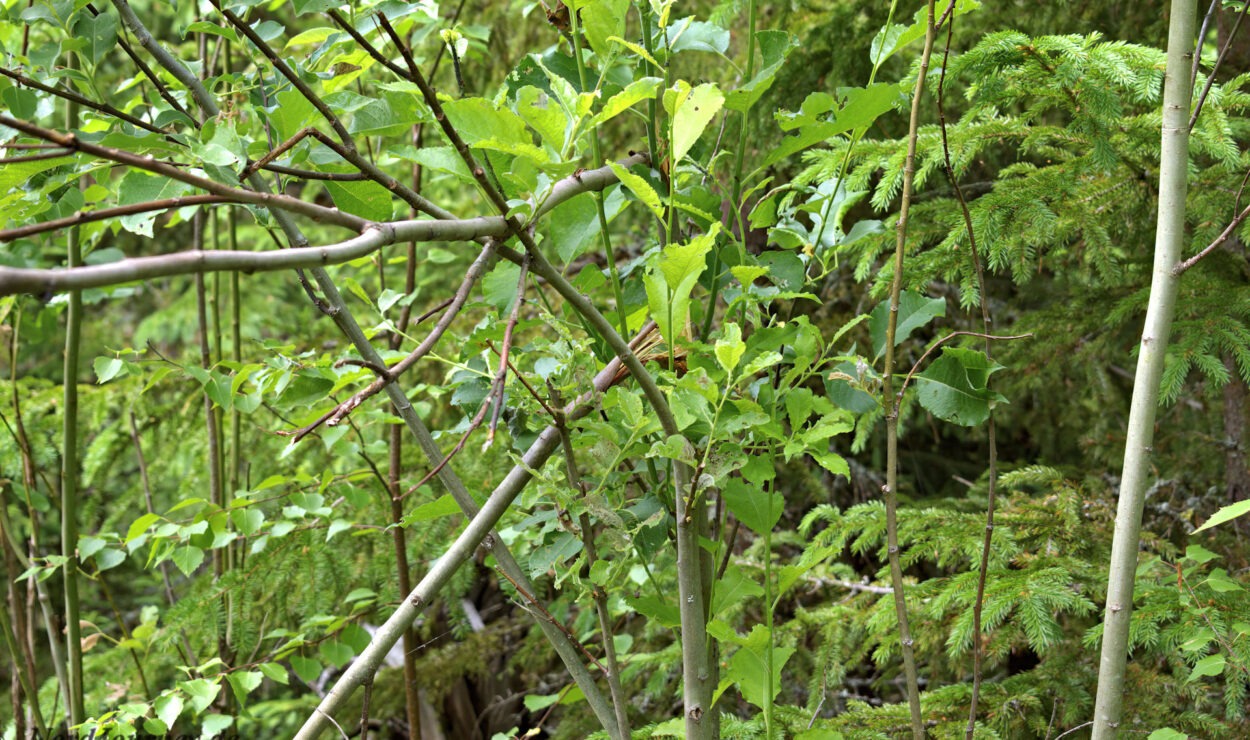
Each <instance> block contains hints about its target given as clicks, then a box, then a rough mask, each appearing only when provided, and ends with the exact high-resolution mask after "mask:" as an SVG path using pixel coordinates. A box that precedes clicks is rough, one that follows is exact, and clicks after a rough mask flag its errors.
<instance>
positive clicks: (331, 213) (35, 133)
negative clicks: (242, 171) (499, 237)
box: [0, 115, 369, 232]
mask: <svg viewBox="0 0 1250 740" xmlns="http://www.w3.org/2000/svg"><path fill="white" fill-rule="evenodd" d="M0 125H3V126H8V127H9V128H12V129H16V130H18V131H21V132H22V133H24V134H26V135H27V136H32V137H34V138H36V139H43V140H44V141H48V142H51V143H53V144H58V145H60V146H62V147H65V148H66V149H72V150H75V151H79V152H83V153H85V154H90V155H92V156H95V157H100V158H101V159H107V160H110V161H113V162H118V163H120V164H125V165H129V166H131V167H136V168H138V169H141V170H146V171H148V172H154V173H156V174H158V175H164V176H165V177H168V178H169V179H171V180H177V181H178V182H182V183H186V184H187V185H191V186H192V187H196V188H199V189H200V190H204V191H207V192H209V193H212V194H214V195H221V196H225V197H230V198H233V199H235V200H238V201H240V202H243V203H251V204H253V205H258V206H264V207H266V208H277V209H282V210H287V211H291V212H292V213H298V214H300V215H301V216H307V217H309V218H311V219H313V220H314V221H322V222H325V223H329V224H334V225H336V226H343V227H346V228H349V229H352V230H353V231H356V232H361V231H364V230H365V228H366V227H367V226H368V225H369V221H367V220H365V219H363V218H360V217H359V216H353V215H351V214H350V213H344V212H342V211H340V210H338V209H337V208H325V207H323V206H319V205H317V204H316V203H308V202H306V201H302V200H300V199H299V198H292V197H291V196H288V195H275V194H273V193H264V192H258V191H256V190H248V189H245V188H238V187H232V186H230V185H225V184H223V183H220V182H217V181H216V180H211V179H209V178H207V177H200V176H198V175H193V174H191V173H190V172H186V171H184V170H183V169H181V168H179V167H175V166H174V165H172V164H169V163H168V162H162V161H159V160H157V159H156V158H155V157H153V156H151V155H146V156H141V155H138V154H133V153H131V152H127V151H125V150H122V149H115V148H113V147H107V146H100V145H99V144H93V143H91V142H88V141H83V140H82V139H80V138H79V137H78V136H76V135H75V134H73V133H61V132H59V131H53V130H52V129H47V128H44V127H42V126H37V125H35V124H33V123H28V122H26V121H19V120H17V119H15V118H11V117H9V116H6V115H0Z"/></svg>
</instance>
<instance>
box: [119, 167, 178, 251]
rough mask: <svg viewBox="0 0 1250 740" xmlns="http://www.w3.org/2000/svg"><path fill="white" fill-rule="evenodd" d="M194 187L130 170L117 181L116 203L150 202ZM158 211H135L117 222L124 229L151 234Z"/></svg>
mask: <svg viewBox="0 0 1250 740" xmlns="http://www.w3.org/2000/svg"><path fill="white" fill-rule="evenodd" d="M194 190H195V188H193V187H191V186H190V185H187V184H185V183H181V182H178V181H177V180H171V179H169V178H168V177H160V176H157V175H148V174H145V173H143V172H140V171H139V170H131V171H130V172H127V173H126V176H125V177H123V178H122V179H121V181H120V182H118V183H117V204H118V205H122V206H128V205H133V204H136V203H150V202H152V201H154V200H163V199H165V198H175V197H178V196H182V195H187V194H189V193H191V192H193V191H194ZM158 215H160V212H159V211H149V212H147V213H136V214H133V215H130V216H122V217H121V218H120V219H118V222H119V223H120V224H121V225H122V228H123V229H125V230H126V231H129V232H132V233H135V234H138V235H139V236H148V237H150V236H152V224H153V223H155V222H156V217H157V216H158Z"/></svg>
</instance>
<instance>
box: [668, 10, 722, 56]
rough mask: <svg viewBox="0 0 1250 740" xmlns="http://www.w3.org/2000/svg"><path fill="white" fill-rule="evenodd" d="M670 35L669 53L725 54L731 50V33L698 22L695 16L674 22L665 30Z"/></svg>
mask: <svg viewBox="0 0 1250 740" xmlns="http://www.w3.org/2000/svg"><path fill="white" fill-rule="evenodd" d="M664 30H665V33H667V34H668V48H669V51H671V52H672V53H674V54H676V53H678V52H682V51H704V52H709V53H712V54H724V53H725V50H726V49H728V48H729V31H728V30H726V29H724V28H721V27H720V26H718V25H716V24H715V23H708V22H707V21H696V20H695V19H694V16H690V17H687V18H682V19H681V20H678V21H674V22H673V24H672V25H671V26H669V27H667V28H665V29H664Z"/></svg>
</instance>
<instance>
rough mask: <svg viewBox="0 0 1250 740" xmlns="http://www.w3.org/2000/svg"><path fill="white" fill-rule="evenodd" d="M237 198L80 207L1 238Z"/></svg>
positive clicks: (195, 197) (203, 197)
mask: <svg viewBox="0 0 1250 740" xmlns="http://www.w3.org/2000/svg"><path fill="white" fill-rule="evenodd" d="M237 202H238V200H236V199H234V198H227V197H225V196H221V195H184V196H179V197H175V198H165V199H163V200H154V201H151V202H148V203H132V204H131V205H127V206H115V207H112V208H101V209H99V210H95V211H78V212H77V213H75V214H74V215H72V216H66V217H64V218H57V219H53V220H51V221H44V222H42V223H37V224H29V225H27V226H17V227H14V228H12V229H4V230H3V231H0V242H7V241H13V240H14V239H21V238H22V237H26V236H31V235H33V234H42V233H44V232H47V231H58V230H60V229H67V228H70V227H73V226H80V225H82V224H86V223H91V222H93V221H107V220H109V219H113V218H118V217H121V216H130V215H133V214H136V213H150V212H152V211H168V210H171V209H174V208H184V207H187V206H199V205H209V204H214V203H237Z"/></svg>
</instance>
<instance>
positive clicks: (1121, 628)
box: [1093, 0, 1197, 740]
mask: <svg viewBox="0 0 1250 740" xmlns="http://www.w3.org/2000/svg"><path fill="white" fill-rule="evenodd" d="M1196 17H1197V13H1196V0H1173V3H1172V14H1171V17H1170V18H1169V26H1168V28H1169V30H1168V52H1167V73H1166V78H1165V81H1164V89H1163V133H1162V152H1161V155H1160V163H1159V216H1158V226H1157V228H1156V232H1155V259H1154V276H1153V278H1152V281H1151V285H1150V302H1149V305H1148V307H1147V309H1146V324H1145V326H1144V327H1143V328H1142V338H1141V348H1140V354H1138V357H1137V375H1136V377H1135V378H1134V381H1133V400H1132V405H1131V408H1130V411H1129V420H1128V434H1127V438H1126V440H1125V447H1124V472H1123V475H1122V477H1121V479H1120V503H1119V507H1118V509H1117V511H1116V521H1115V539H1114V541H1113V543H1112V549H1111V566H1110V578H1109V582H1108V584H1107V610H1106V615H1105V617H1104V620H1103V637H1102V659H1101V661H1100V664H1099V668H1098V697H1097V700H1096V703H1095V707H1094V734H1093V736H1094V738H1095V740H1099V739H1100V738H1112V737H1115V736H1116V732H1117V729H1118V728H1119V726H1120V715H1121V712H1122V708H1123V706H1122V705H1123V699H1124V666H1125V663H1126V661H1127V659H1128V648H1129V644H1128V638H1129V620H1130V618H1131V616H1132V612H1133V577H1134V574H1135V573H1136V571H1137V549H1138V544H1139V541H1140V537H1141V517H1142V506H1143V504H1144V502H1145V493H1146V485H1147V482H1148V480H1147V477H1148V475H1149V465H1150V452H1151V445H1152V444H1153V442H1154V423H1155V411H1156V409H1158V406H1159V380H1160V378H1161V377H1162V375H1163V359H1164V354H1165V353H1166V351H1167V344H1168V334H1169V332H1170V331H1171V328H1172V315H1173V312H1174V309H1175V305H1176V286H1177V282H1178V280H1179V277H1178V276H1177V275H1175V274H1174V273H1173V267H1174V266H1175V265H1176V263H1177V262H1178V261H1179V259H1180V256H1181V245H1182V243H1183V239H1184V234H1185V193H1186V189H1187V182H1186V174H1187V165H1188V160H1189V107H1190V98H1191V92H1192V91H1191V89H1190V82H1189V70H1190V64H1191V62H1192V59H1193V50H1194V31H1195V25H1196V23H1195V20H1196Z"/></svg>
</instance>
